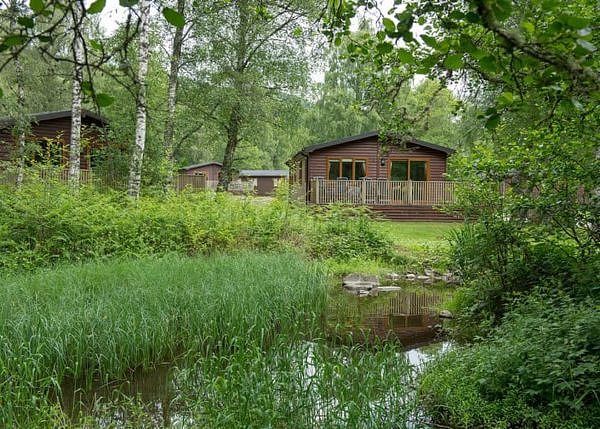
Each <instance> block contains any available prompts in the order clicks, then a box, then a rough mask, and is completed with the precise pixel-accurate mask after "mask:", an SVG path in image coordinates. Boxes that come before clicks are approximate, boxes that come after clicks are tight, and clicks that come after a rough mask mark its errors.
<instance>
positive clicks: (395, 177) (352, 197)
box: [287, 132, 454, 220]
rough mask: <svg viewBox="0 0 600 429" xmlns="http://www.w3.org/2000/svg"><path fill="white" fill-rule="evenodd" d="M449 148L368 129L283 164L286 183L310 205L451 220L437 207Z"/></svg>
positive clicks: (445, 192)
mask: <svg viewBox="0 0 600 429" xmlns="http://www.w3.org/2000/svg"><path fill="white" fill-rule="evenodd" d="M453 152H454V151H453V150H452V149H449V148H446V147H443V146H439V145H436V144H433V143H429V142H425V141H421V140H408V141H404V142H401V141H398V140H396V139H392V138H387V139H380V136H379V133H377V132H370V133H366V134H362V135H359V136H352V137H347V138H343V139H339V140H334V141H330V142H325V143H321V144H316V145H312V146H308V147H306V148H304V149H303V150H301V151H300V152H298V153H297V154H295V155H294V157H293V158H292V159H291V160H290V161H288V163H287V164H288V166H289V167H290V183H291V184H292V186H294V187H295V189H296V192H297V195H298V196H299V197H300V198H305V199H306V201H307V202H309V203H316V204H327V203H331V202H337V201H339V202H346V203H351V204H364V205H368V206H369V207H370V208H372V209H374V210H377V211H379V212H381V213H382V214H383V215H384V216H385V217H388V218H391V219H397V220H451V219H453V218H452V217H451V216H449V215H447V214H444V213H442V212H440V211H439V210H437V206H439V205H441V203H442V202H443V201H446V200H447V199H448V198H451V196H450V194H451V191H452V190H453V188H452V185H453V184H452V183H451V182H447V181H446V177H445V174H446V168H447V167H446V165H447V159H448V156H449V155H451V154H452V153H453ZM407 189H410V193H407V191H406V190H407Z"/></svg>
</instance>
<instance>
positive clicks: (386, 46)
mask: <svg viewBox="0 0 600 429" xmlns="http://www.w3.org/2000/svg"><path fill="white" fill-rule="evenodd" d="M376 49H377V52H379V53H380V54H381V55H385V54H389V53H390V52H392V51H393V50H394V45H392V44H391V43H390V42H383V43H379V44H377V46H376Z"/></svg>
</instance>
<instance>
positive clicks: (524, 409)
mask: <svg viewBox="0 0 600 429" xmlns="http://www.w3.org/2000/svg"><path fill="white" fill-rule="evenodd" d="M514 305H515V308H514V309H513V310H512V311H510V312H509V313H507V315H506V316H505V317H504V319H503V323H502V324H501V325H500V326H499V327H498V328H497V329H495V330H493V332H492V335H491V336H490V337H489V339H487V340H483V341H482V342H480V343H478V344H476V345H473V346H470V347H464V348H459V349H457V350H455V351H453V352H450V353H448V354H447V355H446V356H444V357H442V358H441V359H440V360H437V361H435V362H434V363H433V364H432V365H431V366H430V367H429V368H428V369H427V371H426V372H425V374H424V375H423V376H422V378H421V380H420V395H421V398H422V402H423V404H424V405H425V407H426V408H427V410H428V411H429V412H430V413H431V414H432V416H434V417H435V418H436V419H439V420H443V421H445V422H446V423H449V424H451V425H453V426H456V427H531V428H534V427H535V428H538V427H539V428H563V427H564V428H567V427H568V428H591V427H599V425H600V397H599V396H598V389H600V312H598V309H599V308H600V307H599V303H598V301H594V300H592V299H587V300H584V301H582V302H577V301H575V300H573V299H572V298H570V297H568V296H567V295H565V294H563V293H550V292H549V291H548V290H539V291H538V290H536V292H535V293H533V294H532V295H531V296H530V297H529V298H527V299H523V300H521V301H519V302H516V303H515V304H514Z"/></svg>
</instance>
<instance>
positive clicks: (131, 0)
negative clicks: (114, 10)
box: [119, 0, 138, 7]
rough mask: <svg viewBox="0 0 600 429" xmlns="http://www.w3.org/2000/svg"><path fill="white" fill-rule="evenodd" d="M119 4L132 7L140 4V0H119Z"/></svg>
mask: <svg viewBox="0 0 600 429" xmlns="http://www.w3.org/2000/svg"><path fill="white" fill-rule="evenodd" d="M119 4H120V5H121V6H123V7H132V6H135V5H136V4H138V0H119Z"/></svg>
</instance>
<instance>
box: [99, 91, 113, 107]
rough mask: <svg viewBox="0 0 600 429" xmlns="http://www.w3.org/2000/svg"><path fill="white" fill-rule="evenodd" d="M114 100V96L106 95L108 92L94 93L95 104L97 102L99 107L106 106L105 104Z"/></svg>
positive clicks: (109, 103) (108, 104)
mask: <svg viewBox="0 0 600 429" xmlns="http://www.w3.org/2000/svg"><path fill="white" fill-rule="evenodd" d="M114 102H115V97H113V96H111V95H108V94H103V93H101V94H96V104H98V106H99V107H106V106H110V105H111V104H113V103H114Z"/></svg>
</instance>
